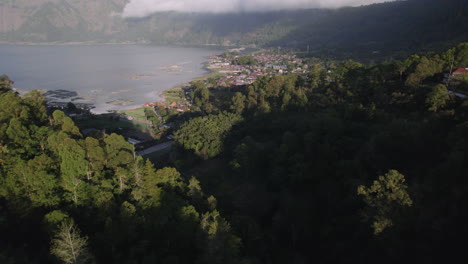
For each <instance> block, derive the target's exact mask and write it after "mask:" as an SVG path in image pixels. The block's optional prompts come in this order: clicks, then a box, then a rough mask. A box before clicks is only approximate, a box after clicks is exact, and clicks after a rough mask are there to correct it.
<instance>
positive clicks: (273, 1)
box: [123, 0, 390, 17]
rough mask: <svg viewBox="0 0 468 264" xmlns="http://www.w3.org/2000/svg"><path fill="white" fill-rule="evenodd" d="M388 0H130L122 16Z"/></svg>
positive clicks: (232, 10) (235, 10)
mask: <svg viewBox="0 0 468 264" xmlns="http://www.w3.org/2000/svg"><path fill="white" fill-rule="evenodd" d="M388 1H390V0H130V2H129V3H128V4H127V5H126V6H125V9H124V12H123V16H124V17H144V16H148V15H150V14H152V13H155V12H165V11H178V12H190V13H231V12H259V11H260V12H262V11H277V10H286V9H299V8H338V7H343V6H360V5H369V4H373V3H383V2H388Z"/></svg>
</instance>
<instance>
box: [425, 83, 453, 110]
mask: <svg viewBox="0 0 468 264" xmlns="http://www.w3.org/2000/svg"><path fill="white" fill-rule="evenodd" d="M449 99H450V96H449V94H448V90H447V87H445V85H443V84H438V85H436V86H434V87H433V88H432V90H431V92H429V93H428V94H427V97H426V104H427V105H428V106H429V108H428V110H429V111H432V112H437V111H438V110H439V109H440V108H441V107H444V106H445V105H446V104H447V101H448V100H449Z"/></svg>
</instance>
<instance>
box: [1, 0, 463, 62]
mask: <svg viewBox="0 0 468 264" xmlns="http://www.w3.org/2000/svg"><path fill="white" fill-rule="evenodd" d="M127 2H128V0H99V1H90V0H35V1H30V0H0V42H4V43H5V42H84V41H90V42H98V43H99V42H144V43H155V44H165V45H209V44H213V45H224V46H233V45H251V46H270V47H276V46H281V47H288V48H294V49H301V50H306V49H308V48H309V49H310V50H311V51H312V52H314V53H321V54H329V55H331V56H334V55H341V56H343V55H344V56H353V55H356V54H358V55H359V56H366V55H368V56H369V57H372V56H388V55H392V56H397V57H399V56H405V55H407V54H408V53H413V52H415V51H422V50H433V49H441V48H445V47H447V46H449V45H453V44H454V43H457V42H462V41H468V30H467V28H468V26H467V25H468V1H466V0H408V1H396V2H388V3H383V4H374V5H370V6H363V7H354V8H341V9H336V10H324V9H309V10H298V11H282V12H268V13H267V12H265V13H244V14H181V13H175V12H166V13H157V14H154V15H152V16H150V17H146V18H138V19H135V18H130V19H123V18H122V17H121V16H120V14H121V12H122V10H123V8H124V6H125V4H126V3H127Z"/></svg>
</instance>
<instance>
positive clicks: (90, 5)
mask: <svg viewBox="0 0 468 264" xmlns="http://www.w3.org/2000/svg"><path fill="white" fill-rule="evenodd" d="M126 1H127V0H99V1H89V0H34V1H31V0H0V41H2V42H55V41H58V42H74V41H90V40H95V41H102V40H105V39H109V37H110V36H113V35H115V34H116V33H119V32H123V31H125V30H126V23H125V21H124V20H123V19H122V18H121V17H120V16H119V15H118V13H120V12H121V10H122V9H123V7H124V6H125V3H126Z"/></svg>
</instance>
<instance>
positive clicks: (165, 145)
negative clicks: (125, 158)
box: [136, 141, 174, 156]
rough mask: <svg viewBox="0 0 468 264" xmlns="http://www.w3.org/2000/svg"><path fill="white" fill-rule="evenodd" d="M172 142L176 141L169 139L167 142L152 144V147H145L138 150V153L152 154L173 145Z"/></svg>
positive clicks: (141, 154)
mask: <svg viewBox="0 0 468 264" xmlns="http://www.w3.org/2000/svg"><path fill="white" fill-rule="evenodd" d="M172 143H174V141H168V142H165V143H162V144H159V145H156V146H152V147H150V148H147V149H144V150H142V151H137V153H136V154H137V155H138V156H144V155H148V154H151V153H153V152H156V151H160V150H163V149H167V148H170V147H171V146H172Z"/></svg>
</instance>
